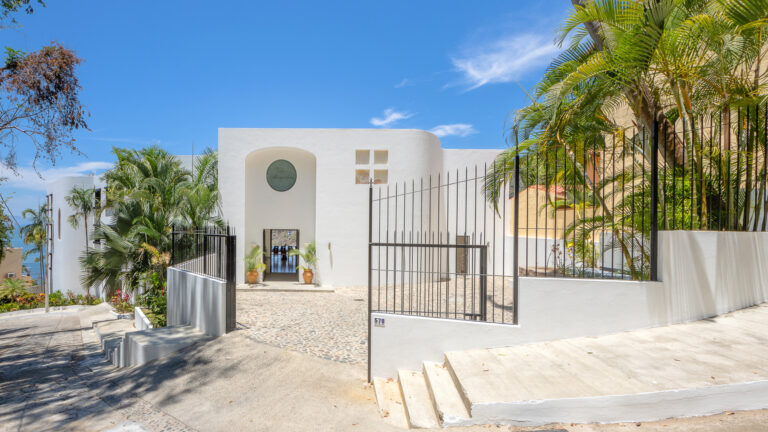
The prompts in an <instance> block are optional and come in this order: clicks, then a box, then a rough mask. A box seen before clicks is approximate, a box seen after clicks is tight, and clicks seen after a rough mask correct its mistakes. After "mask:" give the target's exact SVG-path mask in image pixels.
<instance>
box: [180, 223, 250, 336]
mask: <svg viewBox="0 0 768 432" xmlns="http://www.w3.org/2000/svg"><path fill="white" fill-rule="evenodd" d="M235 243H236V237H235V235H234V233H233V232H232V230H231V229H230V228H229V227H226V228H225V229H220V228H218V227H205V228H197V229H176V228H174V229H173V231H172V233H171V266H172V267H174V268H177V269H179V270H186V271H188V272H191V273H195V274H199V275H204V276H208V277H211V278H215V279H219V280H222V281H225V282H226V327H227V329H226V330H227V332H230V331H232V330H234V329H235V326H236V322H235V319H236V303H235V301H236V281H235V274H236V273H235V272H236V268H237V266H236V264H235Z"/></svg>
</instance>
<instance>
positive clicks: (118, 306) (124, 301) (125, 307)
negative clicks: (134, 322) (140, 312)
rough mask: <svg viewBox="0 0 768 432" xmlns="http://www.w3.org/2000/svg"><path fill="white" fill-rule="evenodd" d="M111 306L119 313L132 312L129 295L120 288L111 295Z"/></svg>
mask: <svg viewBox="0 0 768 432" xmlns="http://www.w3.org/2000/svg"><path fill="white" fill-rule="evenodd" d="M112 306H114V307H115V310H117V311H118V312H120V313H130V312H133V305H132V304H131V295H130V294H129V293H127V292H126V293H124V292H122V291H121V290H117V291H115V295H114V296H112Z"/></svg>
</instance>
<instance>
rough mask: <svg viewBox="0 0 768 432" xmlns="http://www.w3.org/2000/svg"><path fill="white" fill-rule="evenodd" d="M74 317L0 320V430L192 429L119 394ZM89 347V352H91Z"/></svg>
mask: <svg viewBox="0 0 768 432" xmlns="http://www.w3.org/2000/svg"><path fill="white" fill-rule="evenodd" d="M81 316H82V314H78V313H76V312H56V313H51V314H48V315H45V314H29V315H25V316H19V317H13V318H2V317H0V431H35V432H37V431H65V430H73V431H75V430H76V431H91V430H94V431H96V430H107V429H109V430H114V431H144V430H165V431H175V430H192V428H190V427H187V426H186V425H184V424H183V423H182V422H180V421H178V420H177V419H175V418H173V417H171V416H168V415H167V414H164V413H163V412H161V411H159V410H156V409H154V408H153V407H152V406H151V405H150V404H148V403H146V402H144V401H142V400H141V399H138V398H136V397H135V396H134V395H132V394H126V393H125V392H122V391H118V390H115V391H110V387H111V386H110V382H109V381H106V380H103V379H102V374H104V373H107V372H109V371H110V370H111V368H110V367H109V366H108V365H107V363H106V362H105V361H104V360H103V358H102V357H101V356H100V355H99V354H98V353H96V352H95V350H93V349H90V350H89V349H87V347H86V345H84V343H83V333H82V332H81ZM91 348H92V347H91Z"/></svg>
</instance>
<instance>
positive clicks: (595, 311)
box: [371, 231, 768, 378]
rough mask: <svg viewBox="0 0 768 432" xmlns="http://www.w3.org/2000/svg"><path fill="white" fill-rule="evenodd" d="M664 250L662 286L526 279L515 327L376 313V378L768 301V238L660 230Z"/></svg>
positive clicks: (373, 327)
mask: <svg viewBox="0 0 768 432" xmlns="http://www.w3.org/2000/svg"><path fill="white" fill-rule="evenodd" d="M659 252H660V254H659V262H660V263H661V264H660V267H661V268H660V276H661V277H660V279H662V281H661V282H636V281H623V280H599V279H555V278H529V277H522V278H520V287H519V305H520V307H519V314H520V315H519V325H517V326H512V325H508V324H489V323H480V322H474V321H458V320H439V319H433V318H421V317H412V316H402V315H391V314H382V313H374V314H373V315H372V316H371V320H372V322H371V372H372V376H375V377H391V378H394V377H395V376H397V375H396V374H397V369H411V370H419V369H420V368H421V363H422V362H423V361H425V360H428V361H442V360H443V353H444V352H445V351H452V350H465V349H476V348H494V347H502V346H510V345H518V344H523V343H531V342H540V341H547V340H555V339H563V338H570V337H581V336H597V335H603V334H610V333H616V332H621V331H626V330H633V329H638V328H647V327H655V326H660V325H669V324H674V323H680V322H685V321H691V320H697V319H702V318H707V317H711V316H715V315H718V314H722V313H726V312H730V311H732V310H736V309H741V308H744V307H748V306H752V305H755V304H759V303H762V302H765V301H768V268H766V267H768V266H766V265H765V264H766V263H768V233H734V232H691V231H668V232H662V233H660V244H659ZM377 318H378V319H384V324H383V325H384V326H383V327H381V326H376V325H375V320H376V319H377Z"/></svg>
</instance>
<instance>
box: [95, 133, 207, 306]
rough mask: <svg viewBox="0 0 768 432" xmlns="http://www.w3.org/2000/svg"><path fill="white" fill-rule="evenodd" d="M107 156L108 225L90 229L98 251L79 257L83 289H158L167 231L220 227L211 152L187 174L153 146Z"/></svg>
mask: <svg viewBox="0 0 768 432" xmlns="http://www.w3.org/2000/svg"><path fill="white" fill-rule="evenodd" d="M113 153H114V154H115V156H116V157H117V164H116V165H115V167H114V168H113V169H111V170H109V171H107V172H106V173H105V174H104V178H105V180H106V182H107V207H108V209H109V212H110V213H111V216H110V221H109V222H108V223H100V224H98V225H97V226H95V227H94V229H93V238H94V240H98V241H100V242H102V243H103V246H102V247H99V248H92V249H90V250H89V251H88V253H86V254H84V255H83V256H82V257H81V263H82V265H83V269H84V272H83V278H82V279H83V284H85V285H87V286H92V285H97V284H101V283H103V284H104V286H105V288H106V290H107V293H108V295H109V296H112V294H113V293H114V292H115V291H117V290H118V289H120V290H122V291H123V292H125V291H134V290H136V288H137V287H139V286H140V285H143V286H147V287H148V286H150V285H151V286H153V287H158V289H159V287H162V286H164V285H165V283H164V282H165V268H166V267H167V265H168V261H169V258H170V251H171V232H172V230H173V227H176V228H177V229H185V228H193V227H204V226H209V225H220V224H221V219H220V217H219V216H218V214H219V213H218V210H217V209H218V203H219V194H218V182H217V179H216V178H217V174H216V169H215V166H216V164H217V161H216V153H213V152H206V153H205V154H204V155H202V156H201V157H199V158H197V161H196V163H195V166H194V170H193V172H190V171H189V170H187V169H185V168H184V167H183V166H182V164H181V162H180V161H179V160H178V159H177V158H176V157H174V156H173V155H171V154H169V153H168V152H166V151H165V150H162V149H160V148H159V147H147V148H144V149H141V150H129V149H121V148H115V149H113ZM155 279H157V280H156V281H155V282H153V283H151V284H148V282H147V281H149V280H155Z"/></svg>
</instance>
